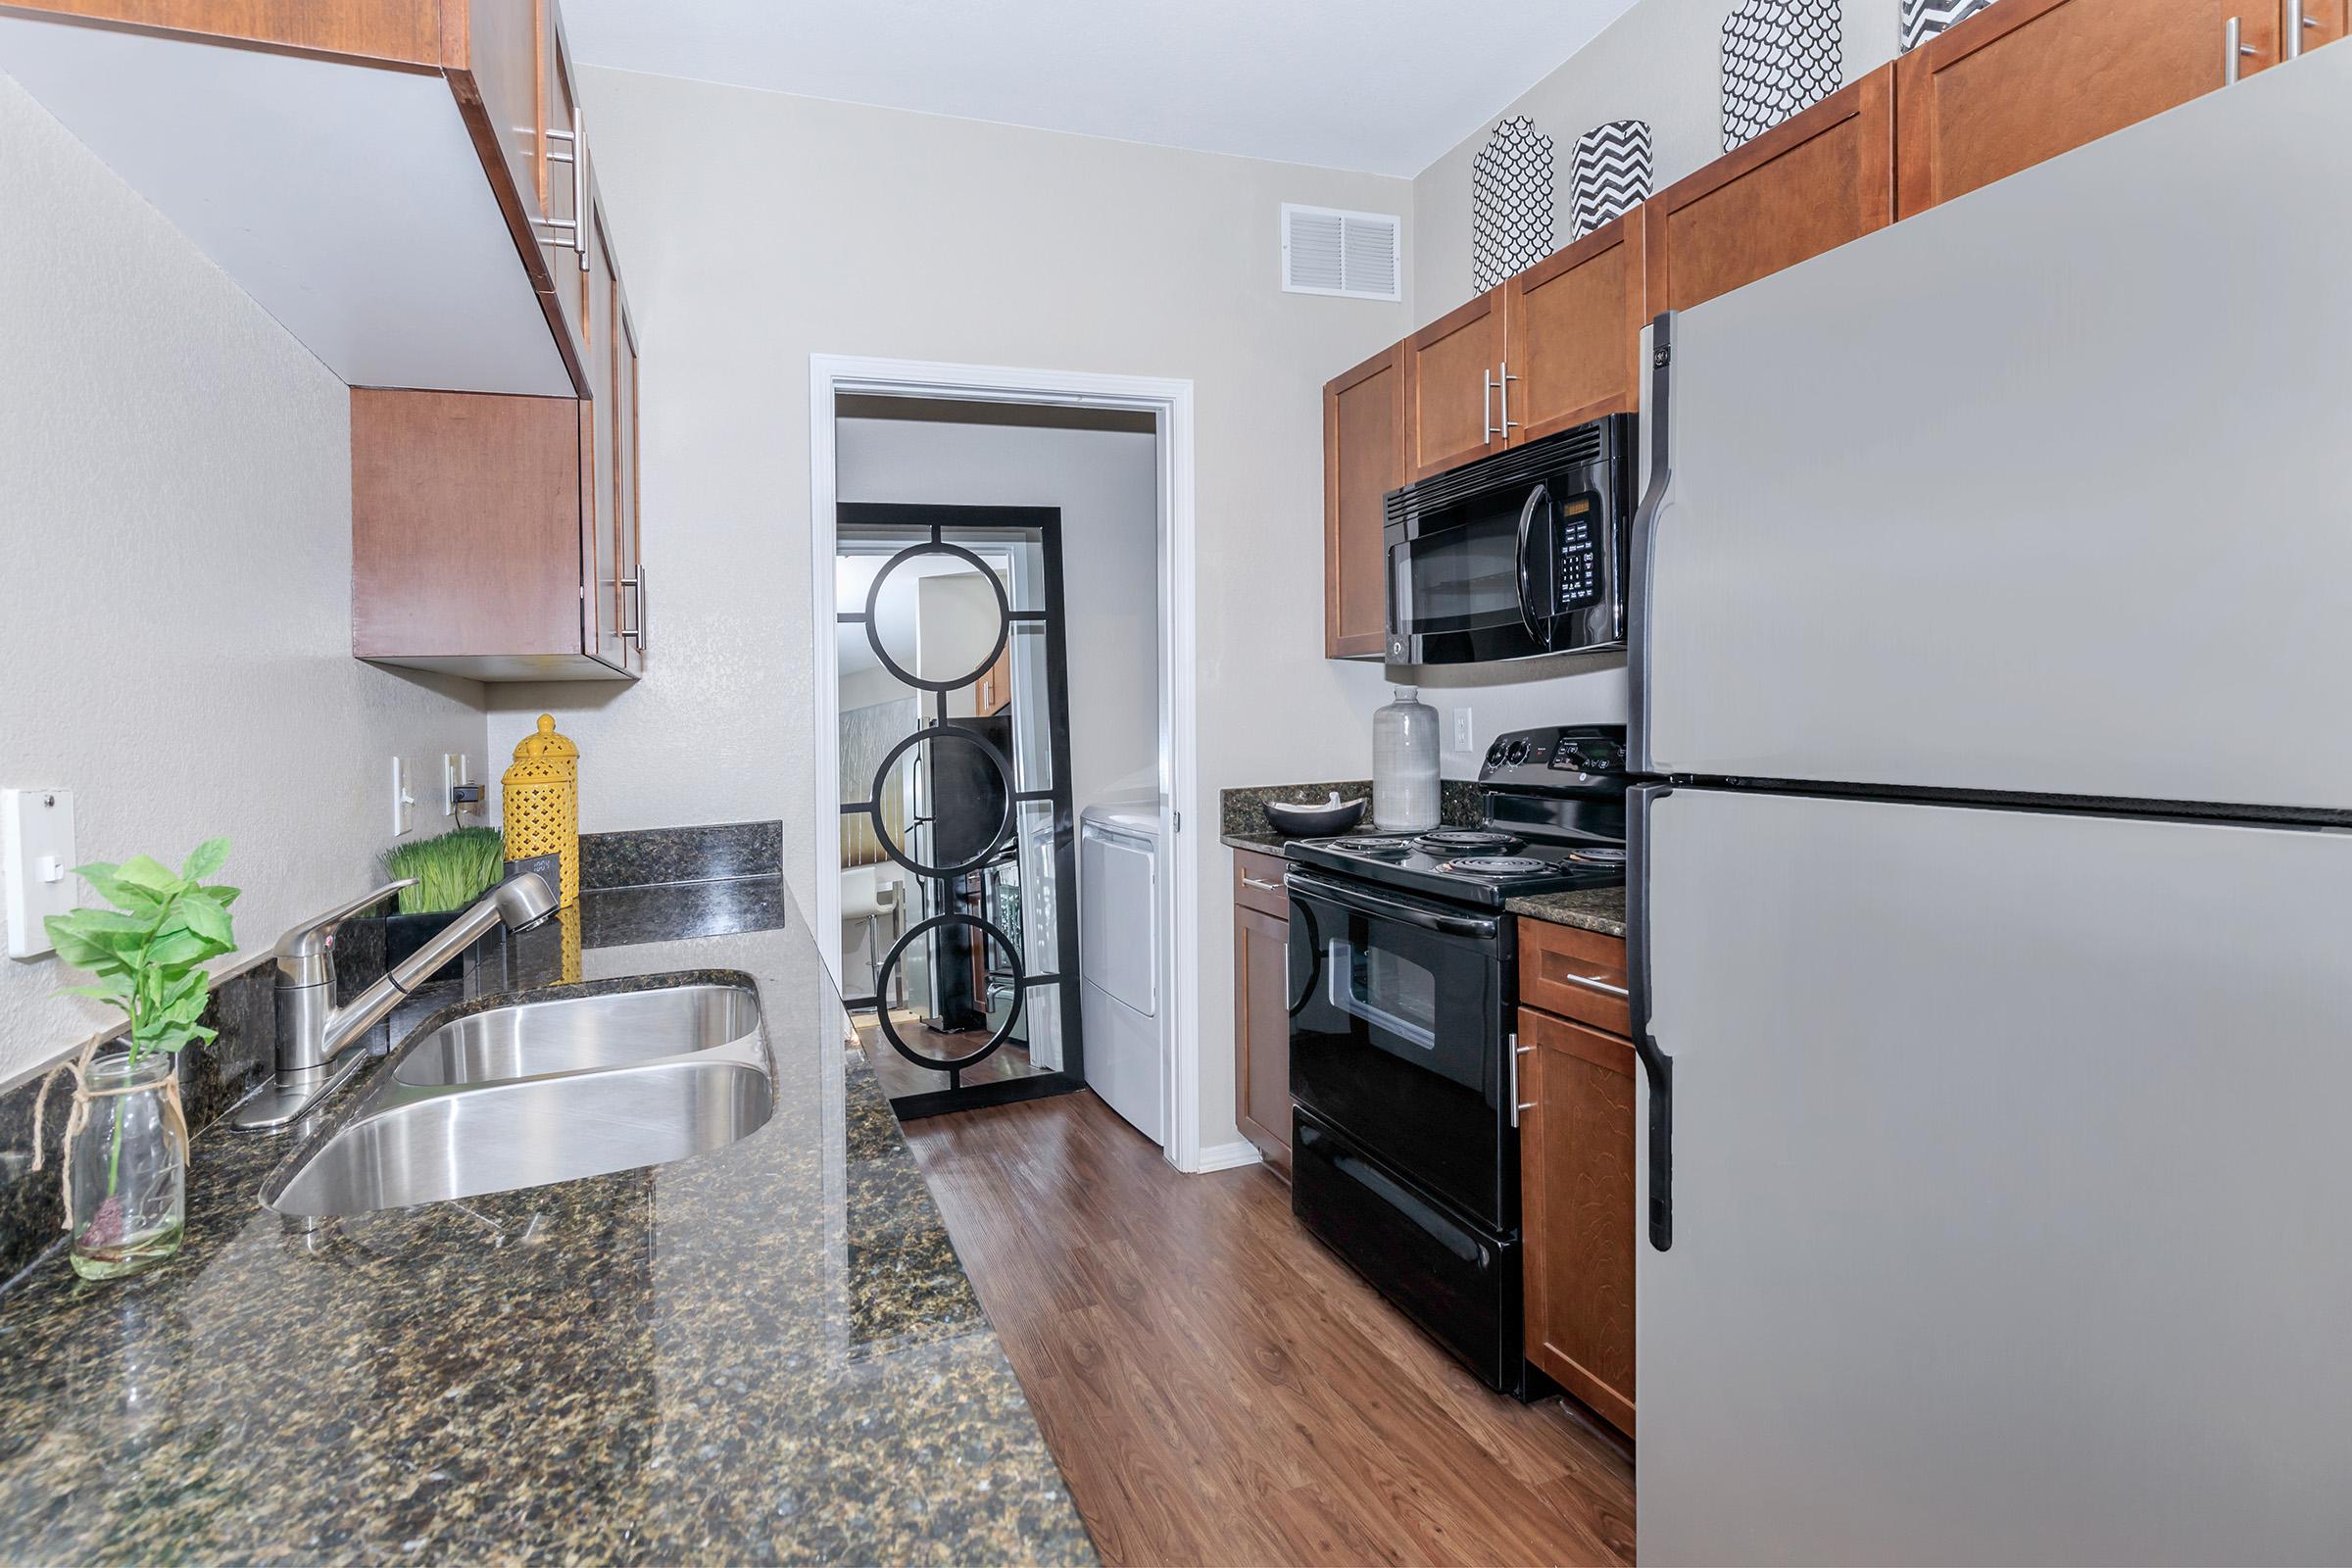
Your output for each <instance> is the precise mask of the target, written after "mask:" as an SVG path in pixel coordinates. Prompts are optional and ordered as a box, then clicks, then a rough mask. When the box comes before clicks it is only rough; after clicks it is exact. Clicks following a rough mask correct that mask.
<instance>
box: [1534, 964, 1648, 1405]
mask: <svg viewBox="0 0 2352 1568" xmlns="http://www.w3.org/2000/svg"><path fill="white" fill-rule="evenodd" d="M1518 1050H1519V1057H1518V1060H1519V1099H1520V1102H1521V1109H1520V1112H1519V1207H1520V1217H1521V1220H1522V1223H1523V1225H1524V1228H1525V1234H1526V1253H1525V1256H1526V1264H1525V1276H1526V1292H1527V1295H1526V1305H1525V1312H1526V1345H1527V1358H1528V1359H1529V1360H1530V1361H1532V1362H1534V1363H1535V1364H1536V1365H1537V1366H1538V1367H1541V1368H1542V1369H1543V1370H1544V1374H1545V1375H1546V1376H1548V1377H1549V1378H1551V1380H1552V1381H1553V1382H1555V1383H1557V1384H1559V1385H1560V1387H1562V1388H1564V1389H1566V1390H1567V1391H1568V1392H1569V1393H1570V1394H1573V1395H1575V1396H1576V1397H1578V1398H1579V1399H1582V1400H1583V1401H1584V1402H1585V1403H1586V1404H1588V1405H1590V1406H1591V1407H1592V1408H1593V1411H1594V1412H1595V1413H1596V1414H1598V1415H1600V1416H1601V1417H1602V1418H1603V1419H1605V1420H1606V1421H1608V1422H1609V1424H1610V1425H1612V1426H1614V1427H1616V1428H1617V1429H1618V1430H1619V1431H1621V1432H1623V1433H1625V1434H1626V1435H1627V1436H1629V1437H1630V1436H1632V1435H1633V1433H1634V1349H1635V1338H1634V1246H1635V1242H1634V1220H1635V1216H1634V1063H1635V1056H1634V1048H1633V1045H1632V1044H1631V1043H1630V1042H1628V1041H1625V1040H1622V1039H1619V1038H1617V1037H1616V1036H1613V1035H1606V1034H1602V1033H1601V1032H1599V1031H1598V1030H1595V1029H1590V1028H1587V1027H1585V1026H1584V1025H1582V1024H1575V1023H1569V1022H1567V1021H1566V1020H1564V1019H1559V1018H1553V1017H1550V1016H1548V1015H1546V1014H1544V1013H1541V1012H1535V1011H1531V1010H1529V1009H1526V1008H1522V1009H1521V1010H1520V1013H1519V1041H1518Z"/></svg>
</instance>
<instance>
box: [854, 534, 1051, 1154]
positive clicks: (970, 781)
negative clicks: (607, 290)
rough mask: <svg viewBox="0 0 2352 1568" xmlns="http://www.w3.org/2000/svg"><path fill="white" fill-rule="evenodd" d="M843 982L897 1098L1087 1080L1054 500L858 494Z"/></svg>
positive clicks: (861, 1032) (939, 1099)
mask: <svg viewBox="0 0 2352 1568" xmlns="http://www.w3.org/2000/svg"><path fill="white" fill-rule="evenodd" d="M835 552H836V554H835V562H834V586H835V599H836V603H837V604H838V605H839V606H840V607H841V608H840V609H839V610H838V611H837V612H836V621H837V624H838V626H839V628H840V630H839V633H838V636H837V640H836V648H837V664H838V685H839V711H840V725H841V751H840V758H841V795H842V799H841V805H840V811H841V864H842V870H841V878H842V883H841V887H842V931H843V939H844V951H843V956H842V961H843V967H844V970H845V984H844V991H845V993H847V995H846V996H845V1003H846V1005H848V1006H849V1008H850V1009H851V1013H852V1019H853V1023H854V1025H855V1027H856V1028H857V1030H858V1037H859V1042H860V1044H861V1045H862V1046H863V1047H864V1048H865V1050H866V1053H867V1055H868V1057H869V1059H870V1060H871V1061H872V1062H873V1065H874V1069H875V1072H876V1074H877V1075H878V1076H879V1077H880V1079H881V1080H882V1083H883V1086H884V1088H885V1090H886V1091H887V1092H888V1093H889V1095H890V1098H891V1103H892V1106H893V1108H894V1109H896V1110H897V1111H898V1113H899V1114H900V1116H901V1117H902V1118H911V1117H915V1116H925V1115H935V1114H938V1113H940V1112H943V1111H949V1110H961V1109H969V1108H972V1107H975V1106H979V1105H990V1104H1003V1103H1007V1102H1009V1101H1015V1100H1029V1099H1036V1098H1039V1097H1041V1096H1045V1095H1053V1094H1062V1093H1067V1092H1068V1091H1070V1090H1073V1089H1077V1088H1080V1087H1083V1086H1084V1084H1085V1081H1086V1078H1085V1041H1084V1030H1083V1027H1082V1017H1081V1013H1080V1009H1079V1005H1078V979H1077V975H1078V965H1077V949H1078V933H1077V926H1076V904H1077V900H1076V895H1075V886H1074V878H1075V870H1074V864H1075V861H1074V853H1073V849H1072V833H1071V823H1072V817H1071V808H1070V742H1069V697H1068V652H1067V644H1066V640H1065V635H1064V623H1063V613H1062V610H1063V606H1062V565H1061V518H1060V515H1059V514H1058V513H1057V512H1056V511H1054V509H1052V508H1033V507H958V506H893V505H875V504H855V503H845V504H843V505H842V506H841V508H840V510H839V512H838V514H837V519H836V545H835Z"/></svg>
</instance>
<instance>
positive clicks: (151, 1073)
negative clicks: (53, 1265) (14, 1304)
mask: <svg viewBox="0 0 2352 1568" xmlns="http://www.w3.org/2000/svg"><path fill="white" fill-rule="evenodd" d="M75 1101H76V1103H75V1105H74V1108H73V1120H72V1122H70V1123H69V1124H68V1127H67V1137H66V1161H67V1163H66V1169H67V1174H68V1177H69V1185H68V1193H69V1203H70V1207H71V1212H70V1213H69V1215H68V1229H69V1234H70V1235H71V1236H72V1237H73V1272H74V1273H76V1274H79V1275H80V1276H81V1277H82V1278H83V1279H85V1280H107V1279H116V1278H119V1277H121V1276H122V1275H124V1274H135V1273H137V1272H138V1271H139V1270H140V1269H143V1268H148V1267H151V1266H152V1265H154V1264H157V1263H160V1262H162V1261H163V1260H164V1259H166V1258H168V1257H170V1256H171V1255H172V1253H174V1252H176V1251H178V1250H179V1242H180V1236H181V1234H182V1232H183V1231H184V1229H185V1228H186V1223H187V1179H188V1124H187V1119H186V1117H185V1116H184V1115H183V1114H182V1113H181V1110H180V1104H179V1078H178V1058H177V1057H176V1056H174V1055H172V1054H171V1053H169V1052H162V1051H158V1052H151V1053H149V1054H146V1055H143V1056H141V1057H139V1058H138V1059H137V1060H136V1061H133V1060H132V1059H131V1055H130V1053H129V1052H127V1051H110V1052H105V1053H103V1054H99V1055H98V1056H96V1057H94V1058H92V1059H91V1061H90V1064H89V1066H88V1067H87V1068H86V1069H84V1071H83V1073H82V1087H81V1088H80V1090H79V1091H78V1092H77V1093H76V1096H75Z"/></svg>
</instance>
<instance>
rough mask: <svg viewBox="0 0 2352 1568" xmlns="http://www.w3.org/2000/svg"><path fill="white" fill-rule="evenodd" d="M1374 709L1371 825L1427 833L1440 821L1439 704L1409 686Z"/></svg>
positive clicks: (1399, 689) (1394, 831)
mask: <svg viewBox="0 0 2352 1568" xmlns="http://www.w3.org/2000/svg"><path fill="white" fill-rule="evenodd" d="M1395 690H1396V695H1397V700H1396V701H1395V702H1393V703H1391V704H1389V705H1388V706H1387V707H1386V708H1383V709H1380V710H1379V711H1376V712H1374V713H1373V715H1372V825H1373V827H1374V828H1376V829H1378V830H1379V831H1380V832H1383V833H1426V832H1428V831H1429V830H1430V829H1431V828H1433V827H1436V826H1437V825H1438V809H1439V792H1440V788H1441V786H1440V785H1439V783H1438V711H1437V710H1436V709H1434V708H1432V707H1430V706H1429V705H1428V704H1427V703H1425V702H1422V701H1421V699H1420V695H1419V693H1418V692H1417V691H1416V690H1415V689H1414V688H1413V687H1410V686H1398V687H1397V688H1396V689H1395Z"/></svg>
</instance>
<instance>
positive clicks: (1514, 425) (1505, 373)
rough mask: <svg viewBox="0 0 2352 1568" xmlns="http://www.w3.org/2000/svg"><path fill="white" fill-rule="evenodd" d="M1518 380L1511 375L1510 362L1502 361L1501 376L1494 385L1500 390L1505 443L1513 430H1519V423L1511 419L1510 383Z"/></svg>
mask: <svg viewBox="0 0 2352 1568" xmlns="http://www.w3.org/2000/svg"><path fill="white" fill-rule="evenodd" d="M1518 379H1519V378H1518V377H1517V376H1515V375H1513V374H1512V373H1511V362H1510V361H1508V360H1505V361H1503V362H1502V376H1501V378H1500V379H1499V380H1497V381H1496V382H1495V385H1496V386H1498V387H1500V388H1502V438H1503V439H1504V440H1505V441H1508V440H1509V439H1510V438H1511V432H1512V431H1513V430H1516V429H1518V428H1519V421H1518V420H1517V419H1514V418H1512V417H1511V383H1512V382H1513V381H1516V380H1518Z"/></svg>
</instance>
